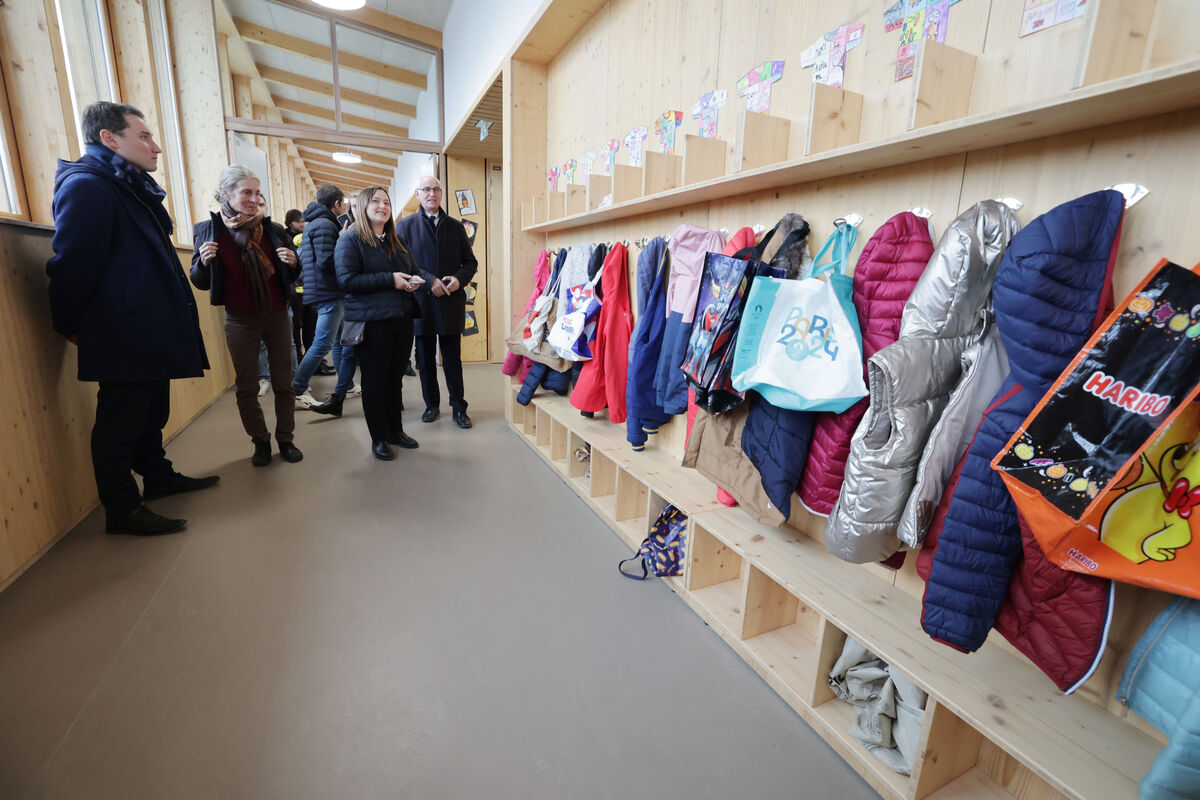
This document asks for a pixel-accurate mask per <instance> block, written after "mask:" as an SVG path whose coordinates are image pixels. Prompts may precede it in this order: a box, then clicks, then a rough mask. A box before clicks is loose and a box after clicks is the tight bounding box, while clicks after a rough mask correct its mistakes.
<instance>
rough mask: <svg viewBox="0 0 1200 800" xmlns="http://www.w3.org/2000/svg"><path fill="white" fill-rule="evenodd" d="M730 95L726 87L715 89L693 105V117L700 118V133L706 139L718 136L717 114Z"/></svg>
mask: <svg viewBox="0 0 1200 800" xmlns="http://www.w3.org/2000/svg"><path fill="white" fill-rule="evenodd" d="M728 97H729V93H728V92H726V91H725V90H724V89H713V90H712V91H711V92H709V93H708V94H706V95H704V96H703V97H701V98H700V99H699V100H697V101H696V102H695V104H694V105H693V106H692V119H698V120H700V135H701V136H703V137H704V138H705V139H715V138H717V114H718V112H720V110H721V107H722V106H724V105H725V101H726V99H727V98H728Z"/></svg>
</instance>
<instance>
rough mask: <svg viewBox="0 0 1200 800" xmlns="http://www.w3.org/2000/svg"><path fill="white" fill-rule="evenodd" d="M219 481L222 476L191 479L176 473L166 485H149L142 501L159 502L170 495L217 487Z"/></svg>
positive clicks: (143, 493) (143, 491) (143, 492)
mask: <svg viewBox="0 0 1200 800" xmlns="http://www.w3.org/2000/svg"><path fill="white" fill-rule="evenodd" d="M219 480H221V476H220V475H206V476H204V477H203V478H190V477H188V476H187V475H180V474H179V473H178V472H176V473H175V474H174V475H172V476H171V478H170V479H169V480H167V481H166V482H165V483H155V484H147V485H146V487H145V488H144V489H143V490H142V499H143V500H157V499H158V498H160V497H167V496H168V495H173V494H183V493H184V492H194V491H196V490H197V489H207V488H208V487H209V486H215V485H216V483H217V481H219Z"/></svg>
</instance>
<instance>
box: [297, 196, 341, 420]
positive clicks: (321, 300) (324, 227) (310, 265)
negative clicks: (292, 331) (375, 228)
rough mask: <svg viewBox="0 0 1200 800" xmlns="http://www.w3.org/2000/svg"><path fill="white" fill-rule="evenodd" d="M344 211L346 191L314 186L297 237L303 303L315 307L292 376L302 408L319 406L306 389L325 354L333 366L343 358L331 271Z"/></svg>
mask: <svg viewBox="0 0 1200 800" xmlns="http://www.w3.org/2000/svg"><path fill="white" fill-rule="evenodd" d="M345 210H346V194H345V192H343V191H342V190H341V189H339V188H338V187H336V186H334V185H333V184H332V183H326V184H324V185H322V186H321V187H320V188H319V189H317V199H316V200H315V201H313V202H311V203H309V204H308V208H306V209H304V220H305V223H306V224H305V226H304V233H303V234H302V235H301V237H300V268H301V270H302V276H303V277H302V280H303V283H304V305H306V306H314V307H315V308H316V309H317V322H316V325H315V326H314V331H313V340H312V344H311V345H309V348H308V350H307V351H306V352H305V353H304V360H303V361H301V362H300V366H299V368H297V370H296V376H295V378H293V379H292V388H293V389H295V390H296V402H297V403H299V404H300V405H301V406H304V407H305V408H312V407H314V406H317V405H318V402H317V399H316V398H315V397H313V396H312V393H311V392H309V390H308V386H309V382H310V381H312V376H313V375H315V374H316V372H317V368H318V367H319V366H320V365H321V364H322V363H324V359H325V354H326V353H328V352H329V351H330V349H332V350H333V363H334V366H335V367H336V366H337V365H338V364H339V363H340V361H341V357H342V344H341V341H339V338H338V336H337V333H338V330H339V329H341V326H342V313H343V311H344V304H343V298H344V297H345V294H344V293H343V292H342V290H341V289H340V288H338V282H337V275H336V274H335V273H334V270H333V249H334V247H336V246H337V240H338V233H339V232H340V231H341V225H339V224H338V214H341V213H343V212H344V211H345Z"/></svg>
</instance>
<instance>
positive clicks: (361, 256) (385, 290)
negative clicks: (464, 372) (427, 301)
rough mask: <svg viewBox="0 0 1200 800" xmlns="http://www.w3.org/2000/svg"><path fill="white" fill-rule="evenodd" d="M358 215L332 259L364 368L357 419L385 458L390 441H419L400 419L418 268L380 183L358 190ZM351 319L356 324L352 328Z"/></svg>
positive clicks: (408, 445) (387, 458)
mask: <svg viewBox="0 0 1200 800" xmlns="http://www.w3.org/2000/svg"><path fill="white" fill-rule="evenodd" d="M357 199H358V209H359V211H358V216H357V217H356V218H355V221H354V223H353V224H352V225H351V227H350V230H348V231H347V232H346V234H345V235H344V236H342V238H341V239H339V240H338V243H337V250H336V252H335V255H334V262H335V264H336V265H337V277H338V284H339V285H340V286H341V288H342V291H344V292H345V293H346V323H345V324H346V331H347V333H346V335H347V338H357V336H352V335H351V333H350V332H352V331H353V330H354V329H355V328H358V329H359V330H361V337H362V340H361V342H359V343H358V344H357V346H356V347H355V351H356V353H357V355H358V363H359V367H360V368H361V369H362V389H363V391H362V403H363V416H365V417H366V418H367V429H368V430H369V431H370V435H371V450H372V452H373V453H374V454H375V457H376V458H378V459H380V460H382V461H391V460H392V459H393V458H394V457H395V454H394V453H393V452H392V445H398V446H400V447H404V448H408V449H413V448H415V447H417V442H416V440H415V439H413V438H412V437H411V436H408V435H407V434H405V433H404V426H403V425H402V424H401V409H402V408H403V401H402V399H401V388H402V384H403V381H404V364H405V362H406V361H407V360H408V353H409V351H410V350H411V349H412V340H413V317H414V316H416V315H417V314H419V313H420V309H419V308H418V306H417V304H416V302H415V301H414V300H413V294H412V293H413V292H415V291H416V290H417V288H418V287H419V286H420V285H421V278H420V276H419V275H417V274H416V273H417V265H416V263H414V262H413V259H412V256H411V255H410V254H409V251H408V248H407V247H406V246H405V245H404V243H403V242H402V241H401V240H400V238H399V237H398V236H397V235H396V223H395V221H394V220H393V219H392V200H391V198H390V197H389V196H388V193H387V190H386V189H384V188H383V187H382V186H369V187H367V188H366V189H363V190H362V191H361V192H359V193H358V198H357ZM353 323H360V324H358V325H354V324H353Z"/></svg>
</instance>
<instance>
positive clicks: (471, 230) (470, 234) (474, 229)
mask: <svg viewBox="0 0 1200 800" xmlns="http://www.w3.org/2000/svg"><path fill="white" fill-rule="evenodd" d="M462 224H463V229H464V230H465V231H466V232H467V244H469V245H472V246H473V245H474V244H475V234H477V233H479V226H478V225H476V224H475V223H474V222H472V221H471V220H469V219H464V220H463V221H462Z"/></svg>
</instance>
